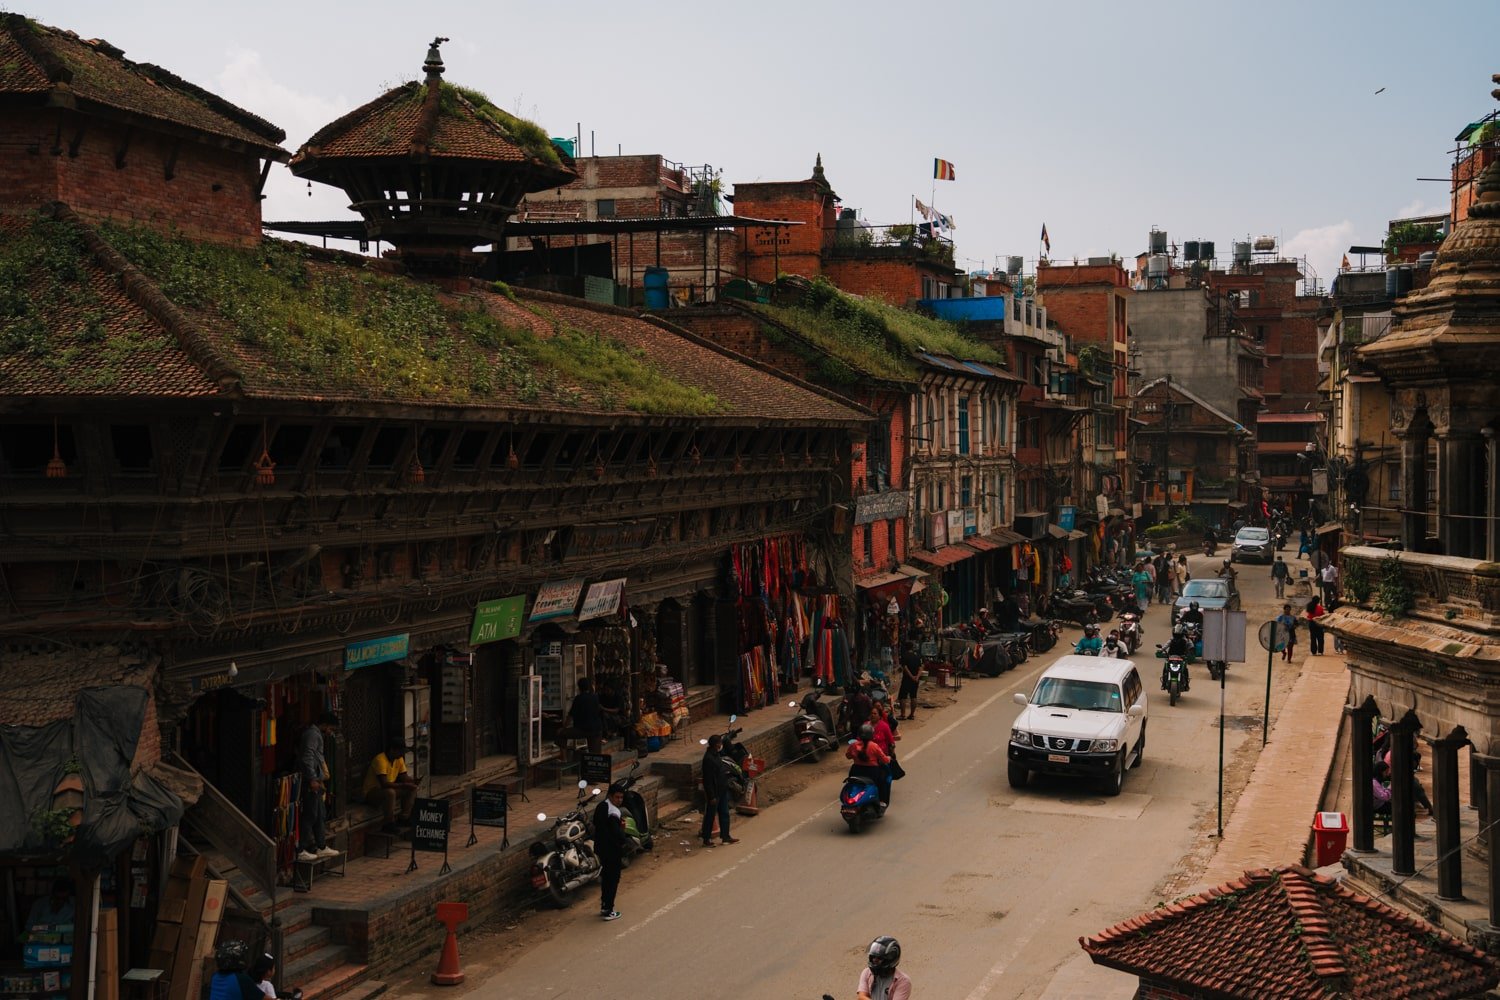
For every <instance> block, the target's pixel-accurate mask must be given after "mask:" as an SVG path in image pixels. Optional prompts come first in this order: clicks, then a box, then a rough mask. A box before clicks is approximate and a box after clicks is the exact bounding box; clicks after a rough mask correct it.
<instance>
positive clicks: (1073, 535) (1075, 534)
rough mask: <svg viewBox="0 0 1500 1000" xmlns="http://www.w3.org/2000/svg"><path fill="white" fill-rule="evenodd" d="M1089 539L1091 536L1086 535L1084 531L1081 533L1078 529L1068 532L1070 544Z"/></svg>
mask: <svg viewBox="0 0 1500 1000" xmlns="http://www.w3.org/2000/svg"><path fill="white" fill-rule="evenodd" d="M1087 537H1089V536H1088V535H1087V534H1086V533H1084V532H1082V531H1079V530H1078V529H1077V528H1074V529H1073V530H1072V531H1070V532H1068V541H1070V542H1076V541H1078V540H1079V539H1080V538H1087Z"/></svg>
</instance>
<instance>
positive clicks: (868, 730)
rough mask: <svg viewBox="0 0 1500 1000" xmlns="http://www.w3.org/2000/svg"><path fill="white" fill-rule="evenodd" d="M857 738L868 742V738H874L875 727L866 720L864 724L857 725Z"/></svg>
mask: <svg viewBox="0 0 1500 1000" xmlns="http://www.w3.org/2000/svg"><path fill="white" fill-rule="evenodd" d="M859 738H860V739H862V740H864V741H866V742H869V741H870V740H872V739H874V738H875V727H874V726H873V725H871V724H870V723H868V722H866V723H865V724H864V725H862V726H860V727H859Z"/></svg>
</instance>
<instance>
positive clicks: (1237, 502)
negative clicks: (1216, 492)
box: [1229, 500, 1245, 508]
mask: <svg viewBox="0 0 1500 1000" xmlns="http://www.w3.org/2000/svg"><path fill="white" fill-rule="evenodd" d="M1229 506H1231V507H1236V508H1238V507H1243V506H1245V503H1244V501H1243V500H1231V501H1229Z"/></svg>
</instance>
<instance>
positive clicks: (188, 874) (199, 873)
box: [167, 854, 208, 881]
mask: <svg viewBox="0 0 1500 1000" xmlns="http://www.w3.org/2000/svg"><path fill="white" fill-rule="evenodd" d="M207 871H208V862H207V861H205V860H203V855H201V854H195V855H193V856H192V857H188V856H187V855H185V854H179V855H178V856H177V857H175V858H173V859H172V867H171V868H169V869H168V870H167V874H169V875H170V876H171V877H172V878H181V879H187V880H189V881H192V880H193V879H200V878H203V877H204V875H205V873H207Z"/></svg>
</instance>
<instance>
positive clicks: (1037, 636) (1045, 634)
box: [1020, 618, 1062, 654]
mask: <svg viewBox="0 0 1500 1000" xmlns="http://www.w3.org/2000/svg"><path fill="white" fill-rule="evenodd" d="M1020 624H1021V628H1022V630H1024V631H1025V632H1026V644H1027V646H1028V648H1030V650H1031V652H1033V653H1036V654H1041V653H1045V652H1046V651H1047V650H1049V649H1051V648H1052V647H1053V646H1055V645H1057V637H1058V634H1059V633H1060V632H1061V631H1062V629H1061V627H1060V626H1059V625H1058V624H1057V622H1056V621H1054V620H1053V619H1051V618H1042V619H1038V620H1036V621H1029V622H1028V621H1023V622H1021V623H1020Z"/></svg>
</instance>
